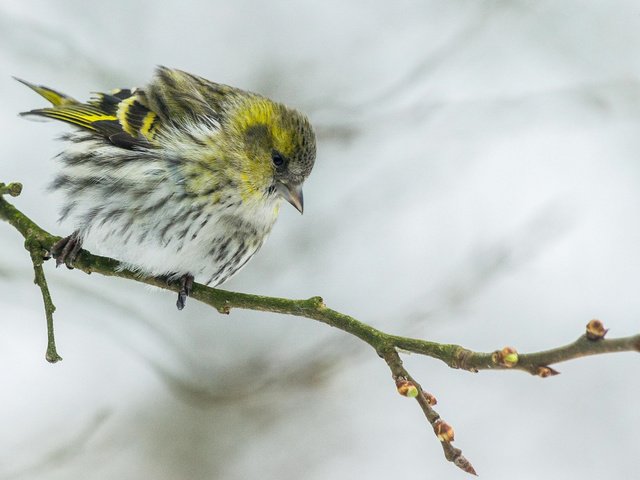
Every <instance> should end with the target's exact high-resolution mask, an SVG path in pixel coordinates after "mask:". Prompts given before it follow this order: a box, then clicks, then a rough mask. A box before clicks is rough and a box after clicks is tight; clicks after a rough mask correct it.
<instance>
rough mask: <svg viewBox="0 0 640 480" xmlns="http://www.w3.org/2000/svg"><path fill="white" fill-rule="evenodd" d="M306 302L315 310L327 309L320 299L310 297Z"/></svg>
mask: <svg viewBox="0 0 640 480" xmlns="http://www.w3.org/2000/svg"><path fill="white" fill-rule="evenodd" d="M307 302H309V303H310V304H311V305H312V306H313V308H315V309H316V310H323V309H325V308H327V306H326V305H325V303H324V300H323V299H322V297H318V296H316V297H311V298H310V299H309V300H307Z"/></svg>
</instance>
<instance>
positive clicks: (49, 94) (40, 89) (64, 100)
mask: <svg viewBox="0 0 640 480" xmlns="http://www.w3.org/2000/svg"><path fill="white" fill-rule="evenodd" d="M13 78H15V79H16V80H17V81H19V82H20V83H22V84H24V85H26V86H27V87H29V88H30V89H31V90H33V91H34V92H36V93H37V94H38V95H40V96H42V97H44V98H46V99H47V100H49V102H51V105H53V106H54V107H57V106H61V105H73V104H76V103H80V102H78V101H77V100H76V99H75V98H72V97H70V96H68V95H65V94H64V93H60V92H56V91H55V90H53V89H51V88H48V87H45V86H43V85H35V84H33V83H31V82H27V81H26V80H22V79H21V78H18V77H13Z"/></svg>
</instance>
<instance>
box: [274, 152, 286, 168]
mask: <svg viewBox="0 0 640 480" xmlns="http://www.w3.org/2000/svg"><path fill="white" fill-rule="evenodd" d="M271 160H272V161H273V164H274V165H275V166H276V168H282V167H283V166H284V157H283V156H282V154H281V153H280V152H275V151H274V152H273V153H272V154H271Z"/></svg>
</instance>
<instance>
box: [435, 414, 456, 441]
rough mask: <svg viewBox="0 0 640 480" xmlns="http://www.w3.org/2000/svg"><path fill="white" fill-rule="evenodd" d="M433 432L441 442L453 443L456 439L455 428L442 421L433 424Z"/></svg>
mask: <svg viewBox="0 0 640 480" xmlns="http://www.w3.org/2000/svg"><path fill="white" fill-rule="evenodd" d="M433 431H434V432H435V434H436V436H437V437H438V440H440V441H441V442H446V443H451V442H453V439H454V437H455V432H454V431H453V427H452V426H451V425H449V424H448V423H447V422H445V421H444V420H442V419H439V420H436V422H435V423H434V424H433Z"/></svg>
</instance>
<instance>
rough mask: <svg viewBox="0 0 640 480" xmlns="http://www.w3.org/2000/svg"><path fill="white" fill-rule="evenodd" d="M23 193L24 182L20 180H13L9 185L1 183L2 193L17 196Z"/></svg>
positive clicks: (0, 191) (0, 193)
mask: <svg viewBox="0 0 640 480" xmlns="http://www.w3.org/2000/svg"><path fill="white" fill-rule="evenodd" d="M21 193H22V184H21V183H18V182H12V183H10V184H9V185H5V184H4V183H0V195H11V196H12V197H17V196H18V195H20V194H21Z"/></svg>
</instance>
